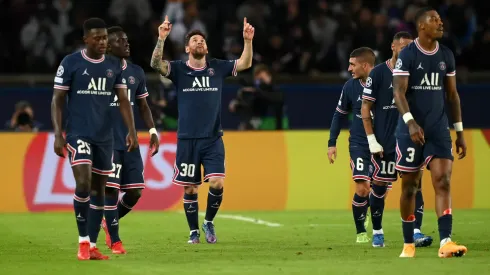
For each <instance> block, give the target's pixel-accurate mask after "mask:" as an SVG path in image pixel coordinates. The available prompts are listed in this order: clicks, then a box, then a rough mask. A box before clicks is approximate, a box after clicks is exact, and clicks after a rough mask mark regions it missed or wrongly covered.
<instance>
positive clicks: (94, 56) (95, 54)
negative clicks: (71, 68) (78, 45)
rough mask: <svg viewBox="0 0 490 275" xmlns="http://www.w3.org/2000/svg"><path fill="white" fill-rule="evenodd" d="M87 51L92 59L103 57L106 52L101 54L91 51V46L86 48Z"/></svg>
mask: <svg viewBox="0 0 490 275" xmlns="http://www.w3.org/2000/svg"><path fill="white" fill-rule="evenodd" d="M85 53H86V54H87V56H88V57H90V58H92V59H101V58H102V56H104V54H99V53H95V52H93V51H91V50H90V49H89V48H85Z"/></svg>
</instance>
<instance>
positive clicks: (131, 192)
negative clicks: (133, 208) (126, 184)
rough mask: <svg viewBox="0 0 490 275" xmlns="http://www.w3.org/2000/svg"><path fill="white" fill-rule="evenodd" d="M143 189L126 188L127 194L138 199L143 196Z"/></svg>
mask: <svg viewBox="0 0 490 275" xmlns="http://www.w3.org/2000/svg"><path fill="white" fill-rule="evenodd" d="M141 191H142V189H128V190H126V195H125V196H128V197H130V198H131V199H133V200H135V201H137V200H139V199H140V198H141V193H142V192H141Z"/></svg>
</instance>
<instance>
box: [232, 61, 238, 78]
mask: <svg viewBox="0 0 490 275" xmlns="http://www.w3.org/2000/svg"><path fill="white" fill-rule="evenodd" d="M237 63H238V60H235V64H233V71H231V75H232V76H236V75H237V71H236V66H237Z"/></svg>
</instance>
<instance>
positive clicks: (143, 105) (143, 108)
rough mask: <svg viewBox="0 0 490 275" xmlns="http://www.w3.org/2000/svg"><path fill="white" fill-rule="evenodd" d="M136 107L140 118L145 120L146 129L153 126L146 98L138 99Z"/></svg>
mask: <svg viewBox="0 0 490 275" xmlns="http://www.w3.org/2000/svg"><path fill="white" fill-rule="evenodd" d="M138 109H139V113H140V116H141V118H142V119H143V121H144V122H145V125H146V127H148V129H152V128H155V123H154V122H153V116H152V115H151V110H150V106H148V102H147V101H146V98H141V99H138Z"/></svg>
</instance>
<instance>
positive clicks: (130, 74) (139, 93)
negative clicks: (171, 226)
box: [102, 27, 159, 254]
mask: <svg viewBox="0 0 490 275" xmlns="http://www.w3.org/2000/svg"><path fill="white" fill-rule="evenodd" d="M107 32H108V35H109V44H108V46H109V47H108V49H107V52H108V53H110V54H111V55H112V56H115V57H117V58H118V59H119V60H120V62H121V64H122V67H123V71H124V77H125V78H126V80H127V86H128V99H129V102H130V103H131V106H133V107H134V105H135V104H136V105H138V110H139V112H140V116H141V118H142V119H143V121H144V122H145V124H146V127H148V129H150V131H149V132H150V148H151V151H152V156H154V155H155V154H156V153H158V148H159V140H158V133H157V130H156V129H155V124H154V123H153V117H152V115H151V110H150V107H149V106H148V103H147V102H146V97H147V96H148V91H147V89H146V77H145V72H144V71H143V69H142V68H141V67H140V66H138V65H136V64H133V63H131V62H129V61H127V60H126V59H128V58H129V57H130V49H129V41H128V36H127V35H126V33H125V32H124V31H123V29H122V28H121V27H111V28H109V29H108V30H107ZM110 106H111V109H112V118H113V121H112V123H113V127H114V129H113V132H114V158H113V164H112V167H113V172H112V173H111V174H110V175H109V181H108V182H107V186H106V193H105V211H104V213H105V219H104V220H103V222H102V228H104V231H105V233H106V244H107V246H108V247H109V248H110V249H111V250H112V253H113V254H125V253H126V250H125V249H124V247H123V245H122V242H121V239H120V238H119V220H120V219H121V218H122V217H124V216H125V215H126V214H127V213H129V211H131V209H132V208H133V207H134V206H135V205H136V203H137V202H138V200H139V198H140V197H141V191H142V190H143V188H145V180H144V177H143V170H144V169H143V160H142V158H141V153H140V150H139V148H137V149H135V150H133V151H130V152H128V151H127V150H126V140H125V137H126V136H127V134H128V128H127V127H126V125H125V124H124V121H123V119H122V117H121V114H120V112H119V110H118V106H119V103H118V96H117V95H114V99H113V101H112V102H111V103H110ZM119 190H123V191H124V195H123V196H122V198H121V199H120V200H119ZM118 201H119V202H118Z"/></svg>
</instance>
